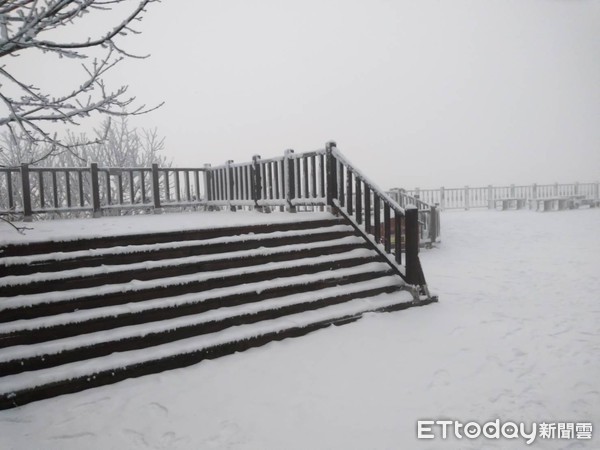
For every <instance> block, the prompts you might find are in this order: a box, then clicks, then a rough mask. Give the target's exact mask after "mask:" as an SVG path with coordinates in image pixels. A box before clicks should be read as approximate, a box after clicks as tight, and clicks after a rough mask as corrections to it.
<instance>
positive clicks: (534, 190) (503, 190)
mask: <svg viewBox="0 0 600 450" xmlns="http://www.w3.org/2000/svg"><path fill="white" fill-rule="evenodd" d="M394 191H399V192H400V191H401V192H403V193H404V194H405V195H408V196H411V197H416V198H418V199H419V200H421V201H423V202H425V203H427V204H430V205H438V206H439V208H440V209H442V210H445V209H471V208H490V209H493V208H494V207H495V202H496V201H497V200H503V199H523V200H541V199H547V198H556V197H568V196H583V198H585V199H587V200H595V201H600V182H595V183H571V184H559V183H554V184H530V185H514V184H513V185H510V186H491V185H490V186H484V187H469V186H465V187H461V188H445V187H441V188H438V189H419V188H416V189H412V190H404V189H394Z"/></svg>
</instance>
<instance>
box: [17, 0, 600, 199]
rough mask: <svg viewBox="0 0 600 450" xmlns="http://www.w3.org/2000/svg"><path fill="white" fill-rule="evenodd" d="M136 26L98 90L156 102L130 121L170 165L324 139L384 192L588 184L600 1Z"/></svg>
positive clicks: (258, 12)
mask: <svg viewBox="0 0 600 450" xmlns="http://www.w3.org/2000/svg"><path fill="white" fill-rule="evenodd" d="M101 25H102V24H99V26H100V29H102V28H101ZM137 28H138V29H139V30H140V31H141V32H142V34H141V35H139V36H131V37H128V38H127V39H126V40H125V41H124V42H125V43H126V45H125V47H126V48H127V50H130V51H134V52H137V53H141V54H144V53H150V54H151V57H150V58H148V59H145V60H128V61H125V62H123V63H122V64H121V65H120V66H117V67H116V68H115V70H114V71H112V72H111V73H109V75H108V76H107V81H108V83H110V84H112V85H114V86H115V87H117V86H118V85H120V84H127V85H129V92H130V94H133V95H135V96H137V98H138V102H139V103H145V104H147V105H149V106H152V105H155V104H158V103H160V102H161V101H163V100H164V101H165V105H164V106H163V107H162V108H160V109H159V110H157V111H155V112H153V113H151V114H148V115H145V116H141V117H136V118H132V119H131V120H132V123H133V124H135V125H136V126H139V127H144V128H153V127H156V128H157V129H158V132H159V134H161V135H162V136H165V138H166V151H165V155H166V156H167V157H168V158H171V159H172V161H173V165H174V166H186V167H190V166H202V165H203V164H204V163H212V164H213V165H216V164H221V163H223V162H225V161H226V160H228V159H233V160H235V161H240V162H241V161H249V160H250V159H251V157H252V155H254V154H260V155H261V156H262V157H264V158H265V157H271V156H279V155H282V154H283V151H284V150H285V149H287V148H292V149H294V150H295V151H296V152H302V151H310V150H315V149H317V148H323V147H324V145H325V142H326V141H328V140H335V141H336V142H337V143H338V147H339V148H340V150H341V151H342V152H344V154H345V155H347V156H348V158H349V159H350V160H351V161H352V162H354V163H356V165H357V166H358V167H359V168H361V169H362V170H363V171H364V172H365V173H366V174H367V175H368V176H369V177H370V178H372V179H373V180H375V181H376V182H377V183H378V184H379V185H380V186H381V187H383V188H392V187H405V188H412V187H416V186H418V187H422V188H425V187H439V186H447V187H450V186H464V185H470V186H477V185H487V184H510V183H515V184H521V183H526V184H529V183H533V182H537V183H552V182H555V181H557V182H574V181H580V182H590V181H597V180H598V179H600V173H599V168H600V2H599V1H595V0H486V1H474V0H453V1H441V0H418V1H415V0H412V1H408V0H389V1H388V0H376V1H374V0H371V1H358V0H318V1H317V0H302V1H297V0H293V1H286V2H280V1H276V0H253V1H247V0H226V1H204V0H178V1H176V2H175V1H169V0H164V1H163V2H162V3H159V4H153V5H151V6H150V7H149V8H148V12H147V14H146V15H145V17H144V20H143V21H142V22H140V23H139V24H138V25H137ZM54 59H56V58H54ZM19 64H20V65H21V68H20V70H24V71H30V73H41V74H43V77H44V78H45V79H46V80H48V81H52V82H54V83H55V82H56V81H57V79H62V78H65V79H66V78H69V77H70V76H71V75H70V74H68V73H65V71H64V70H63V69H61V66H60V65H59V64H57V65H56V67H55V65H54V64H51V63H49V61H48V59H47V58H33V59H32V58H28V59H22V60H21V61H19ZM99 122H100V119H98V124H99ZM88 126H89V125H88Z"/></svg>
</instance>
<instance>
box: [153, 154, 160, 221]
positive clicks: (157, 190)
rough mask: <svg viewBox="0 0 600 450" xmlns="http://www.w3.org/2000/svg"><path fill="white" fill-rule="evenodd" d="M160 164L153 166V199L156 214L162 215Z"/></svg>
mask: <svg viewBox="0 0 600 450" xmlns="http://www.w3.org/2000/svg"><path fill="white" fill-rule="evenodd" d="M158 177H159V173H158V164H156V163H153V164H152V199H153V201H154V213H155V214H160V212H161V210H160V187H159V186H160V182H159V179H158Z"/></svg>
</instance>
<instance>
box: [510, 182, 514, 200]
mask: <svg viewBox="0 0 600 450" xmlns="http://www.w3.org/2000/svg"><path fill="white" fill-rule="evenodd" d="M510 198H515V185H514V184H511V185H510Z"/></svg>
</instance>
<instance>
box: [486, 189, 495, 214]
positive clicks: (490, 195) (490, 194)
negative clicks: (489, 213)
mask: <svg viewBox="0 0 600 450" xmlns="http://www.w3.org/2000/svg"><path fill="white" fill-rule="evenodd" d="M487 191H488V209H494V206H495V204H494V203H495V199H494V188H493V187H492V185H491V184H488V189H487Z"/></svg>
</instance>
